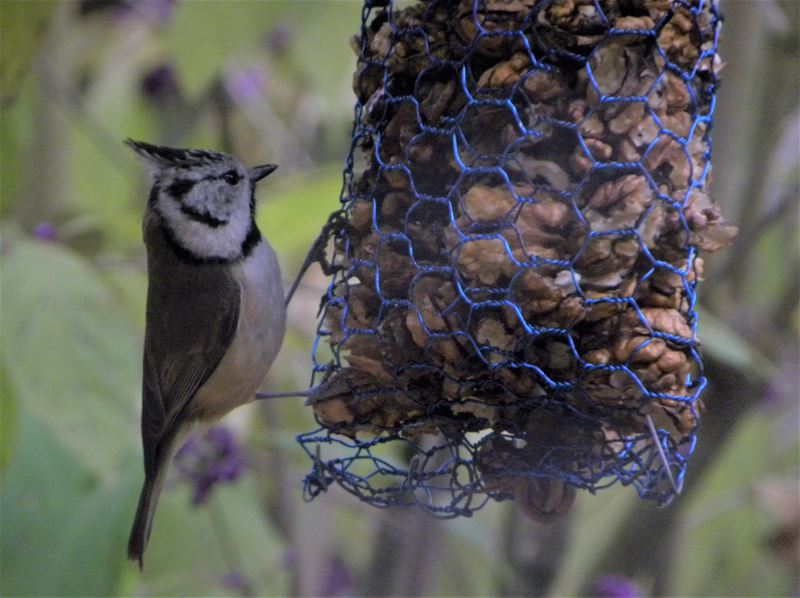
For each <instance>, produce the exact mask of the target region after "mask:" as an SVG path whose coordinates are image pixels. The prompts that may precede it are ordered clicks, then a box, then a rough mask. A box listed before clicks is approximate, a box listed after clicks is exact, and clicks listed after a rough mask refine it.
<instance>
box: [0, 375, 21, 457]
mask: <svg viewBox="0 0 800 598" xmlns="http://www.w3.org/2000/svg"><path fill="white" fill-rule="evenodd" d="M16 432H17V404H16V402H15V400H14V396H13V395H12V394H11V388H10V387H9V385H8V378H7V377H6V375H5V372H4V371H3V364H2V363H0V434H2V436H0V469H5V467H6V465H8V462H9V461H10V460H11V453H12V451H13V450H14V441H15V440H16V438H17V434H16Z"/></svg>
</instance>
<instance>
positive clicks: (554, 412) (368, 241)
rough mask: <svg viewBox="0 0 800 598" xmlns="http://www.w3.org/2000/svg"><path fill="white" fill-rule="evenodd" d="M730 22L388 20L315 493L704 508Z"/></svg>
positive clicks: (537, 513)
mask: <svg viewBox="0 0 800 598" xmlns="http://www.w3.org/2000/svg"><path fill="white" fill-rule="evenodd" d="M718 29H719V18H718V14H717V11H716V7H715V5H714V4H713V3H711V2H709V1H704V0H692V1H689V0H685V1H684V0H674V1H672V0H641V1H640V2H625V1H622V0H584V1H581V0H569V1H561V2H551V1H542V0H461V1H457V0H448V1H444V0H438V1H437V0H423V1H419V2H415V3H403V8H400V7H398V6H395V5H394V4H393V3H392V2H388V3H387V2H377V1H370V0H367V1H366V2H365V4H364V7H363V12H362V25H361V33H360V35H359V36H357V37H356V38H354V47H355V49H356V51H357V53H358V67H357V72H356V74H355V77H354V89H355V92H356V96H357V98H358V100H357V103H356V108H355V125H354V130H353V137H352V139H353V142H352V146H351V149H350V154H349V156H348V159H347V165H346V168H345V171H344V185H343V190H342V195H341V210H340V211H339V212H338V213H337V214H336V217H335V218H333V219H332V222H333V223H334V226H333V233H332V238H333V247H334V256H333V258H332V261H331V267H332V272H333V274H332V279H331V283H330V286H329V288H328V290H327V293H326V294H325V296H324V297H323V302H322V317H321V320H320V325H319V328H318V336H317V339H316V342H315V344H314V350H313V359H314V378H313V380H312V394H311V398H310V399H309V403H310V404H312V405H313V408H314V411H315V415H316V418H317V421H318V422H319V424H320V428H319V429H317V430H315V431H313V432H309V433H307V434H303V435H301V436H299V437H298V440H299V442H300V443H301V445H302V446H303V448H304V449H305V451H306V452H307V453H308V455H309V456H310V457H311V458H312V459H313V462H314V465H313V469H312V471H311V473H310V474H309V475H308V476H307V478H306V483H305V493H306V496H307V497H308V498H313V497H314V496H316V495H317V494H319V493H320V492H321V491H322V490H324V489H326V488H327V487H328V485H330V484H332V483H338V484H339V485H341V486H342V487H343V488H344V489H345V490H347V491H348V492H351V493H353V494H354V495H356V496H357V497H359V498H360V499H361V500H363V501H366V502H368V503H371V504H373V505H375V506H380V507H385V506H392V505H413V504H417V505H419V506H421V507H422V508H424V509H425V510H427V511H429V512H432V513H434V514H436V515H439V516H444V517H447V516H456V515H469V514H471V513H472V512H473V511H475V510H476V509H478V508H480V507H481V506H483V505H484V504H486V502H487V501H488V500H489V499H490V498H492V499H497V500H502V499H508V498H516V499H517V502H518V503H520V505H521V506H522V508H523V509H525V511H526V512H528V513H529V514H530V515H531V516H533V517H535V518H538V519H542V520H549V519H552V518H554V517H557V516H559V515H562V514H563V513H564V512H566V510H568V508H569V506H570V504H571V501H572V497H573V496H574V489H575V488H583V489H586V490H589V491H591V492H594V491H596V490H598V489H600V488H604V487H606V486H609V485H611V484H614V483H615V482H621V483H622V484H624V485H633V486H634V487H635V488H636V489H637V491H638V492H639V494H640V496H641V497H643V498H647V499H654V500H656V501H658V502H659V503H667V502H668V501H669V500H671V499H672V498H673V497H674V495H675V494H676V493H678V492H680V488H681V485H682V482H683V478H684V474H685V471H686V466H687V462H688V459H689V457H690V456H691V454H692V452H693V450H694V447H695V432H696V428H697V425H698V421H699V415H700V411H701V402H700V394H701V392H702V390H703V387H704V386H705V384H706V379H705V378H704V377H703V369H702V363H701V360H700V356H699V355H698V342H697V338H696V324H697V314H696V312H695V310H694V307H695V289H696V284H697V281H698V279H699V277H700V275H701V273H702V259H701V258H699V257H698V255H697V250H698V249H704V250H707V251H714V250H716V249H718V248H720V247H721V246H723V245H724V244H726V243H727V242H728V241H729V239H730V237H731V235H732V228H731V227H728V226H727V225H726V224H725V223H724V222H723V221H722V219H721V216H720V214H719V211H718V210H717V208H716V206H715V205H714V204H713V202H712V201H711V200H710V199H709V197H708V195H707V193H706V190H707V187H708V184H709V182H710V173H709V169H710V164H709V159H710V153H711V140H710V137H709V131H710V128H711V121H712V114H713V111H714V100H715V98H714V94H715V91H716V86H717V74H716V73H717V70H718V65H719V60H718V57H717V54H716V49H717V35H718Z"/></svg>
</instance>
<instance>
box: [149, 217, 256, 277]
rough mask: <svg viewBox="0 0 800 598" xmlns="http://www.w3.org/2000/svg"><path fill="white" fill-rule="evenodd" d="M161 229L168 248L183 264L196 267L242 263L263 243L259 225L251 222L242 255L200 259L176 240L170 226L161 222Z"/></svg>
mask: <svg viewBox="0 0 800 598" xmlns="http://www.w3.org/2000/svg"><path fill="white" fill-rule="evenodd" d="M159 228H160V229H161V234H162V235H163V236H164V241H165V242H166V244H167V246H168V247H169V248H170V249H171V250H172V252H173V253H174V254H175V256H176V257H177V258H178V259H179V260H180V261H182V262H184V263H186V264H192V265H195V266H214V265H216V266H219V265H225V264H236V263H238V262H241V261H242V260H244V259H245V258H247V257H248V256H249V255H250V254H251V253H253V249H255V247H256V245H258V243H259V241H261V231H260V230H258V225H256V221H255V220H251V221H250V230H249V231H247V236H246V237H245V239H244V242H243V243H242V250H241V253H240V254H239V255H238V256H236V257H234V258H226V257H198V256H196V255H195V254H194V253H192V252H191V251H189V250H188V249H186V247H184V246H183V245H182V244H181V242H180V241H178V239H176V238H175V235H174V234H173V232H172V230H171V229H170V228H169V225H167V224H166V222H164V221H163V219H162V221H161V225H160V226H159Z"/></svg>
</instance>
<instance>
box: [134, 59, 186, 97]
mask: <svg viewBox="0 0 800 598" xmlns="http://www.w3.org/2000/svg"><path fill="white" fill-rule="evenodd" d="M139 87H140V89H141V91H142V94H143V95H144V96H145V97H147V98H150V99H153V100H157V99H159V98H163V97H167V96H170V95H176V94H177V93H178V76H177V73H176V72H175V69H174V68H173V67H172V65H170V64H162V65H159V66H157V67H156V68H154V69H152V70H151V71H150V72H148V73H147V74H146V75H145V76H144V77H143V78H142V81H141V83H140V85H139Z"/></svg>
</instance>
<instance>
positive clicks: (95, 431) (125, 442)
mask: <svg viewBox="0 0 800 598" xmlns="http://www.w3.org/2000/svg"><path fill="white" fill-rule="evenodd" d="M0 280H1V281H2V289H3V316H4V317H3V320H2V326H1V327H0V335H2V342H3V347H4V351H3V355H2V360H3V370H4V372H5V373H6V376H7V383H8V385H9V386H10V388H11V389H12V391H13V393H14V396H15V397H16V399H17V401H18V402H19V403H20V404H25V405H26V407H28V408H29V409H30V410H31V412H32V413H33V414H35V415H36V416H37V417H39V418H40V419H41V421H42V422H44V423H45V424H47V425H48V426H49V427H50V429H51V432H52V433H53V434H54V435H55V436H56V437H58V439H59V440H60V441H61V442H63V443H64V445H65V446H66V447H68V448H69V449H70V450H72V451H73V452H74V454H75V455H76V456H77V457H78V458H79V459H81V460H82V461H83V462H85V463H86V465H87V466H88V467H89V468H90V469H91V470H92V471H94V472H96V473H97V474H98V475H100V476H102V477H104V478H105V479H108V480H110V479H113V478H114V477H115V476H116V475H117V473H116V469H117V467H118V466H119V463H120V460H121V458H122V456H123V455H124V453H125V452H126V451H130V450H131V449H132V447H133V446H134V445H135V431H136V428H137V426H136V425H135V423H134V422H135V415H136V405H137V404H138V402H139V399H138V394H139V376H140V360H141V357H140V353H139V349H138V347H137V344H138V343H137V342H136V337H135V335H134V333H133V330H132V328H131V326H130V324H129V322H128V320H127V319H126V318H125V316H124V315H122V314H121V313H120V312H119V309H118V308H117V306H116V305H115V304H114V302H113V295H112V294H111V293H110V292H109V290H108V289H107V287H106V286H105V285H104V284H103V282H102V279H101V277H100V275H99V274H98V273H97V272H96V271H95V270H94V269H93V268H92V267H91V266H90V265H89V264H88V263H87V262H86V261H85V260H83V259H81V258H80V257H78V256H77V255H75V254H74V253H72V252H71V251H69V250H67V249H66V248H64V247H61V246H58V245H54V244H44V243H37V242H32V241H27V240H25V241H20V242H17V243H14V244H13V245H12V246H11V247H10V248H9V250H8V251H7V253H6V255H4V264H3V269H2V273H1V278H0Z"/></svg>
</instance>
